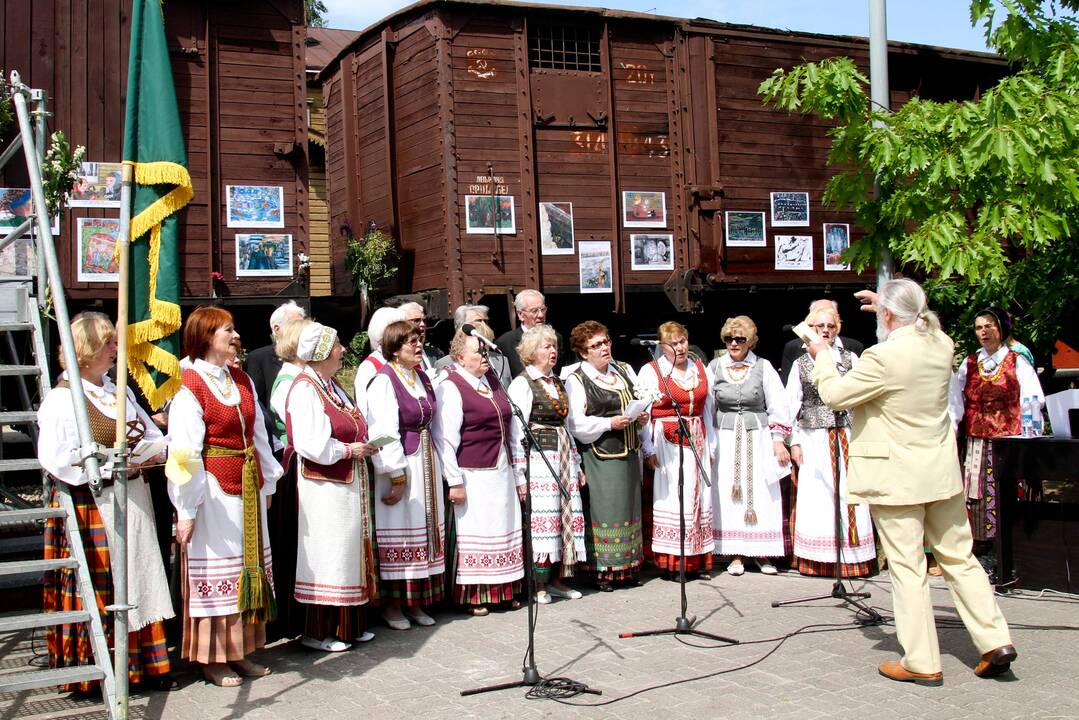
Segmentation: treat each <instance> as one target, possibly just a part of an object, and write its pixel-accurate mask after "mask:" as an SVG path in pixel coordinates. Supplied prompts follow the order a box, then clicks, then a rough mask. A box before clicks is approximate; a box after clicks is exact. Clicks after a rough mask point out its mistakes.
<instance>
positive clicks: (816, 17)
mask: <svg viewBox="0 0 1079 720" xmlns="http://www.w3.org/2000/svg"><path fill="white" fill-rule="evenodd" d="M323 2H324V3H325V4H326V7H327V8H328V9H329V12H328V13H327V17H326V20H327V23H326V24H327V26H329V27H335V28H347V29H352V30H362V29H364V28H366V27H367V26H369V25H372V24H374V23H375V22H377V21H378V20H380V19H382V18H383V17H385V16H386V15H389V14H391V13H393V12H395V11H397V10H399V9H401V8H403V7H406V6H407V5H410V4H411V2H410V0H361V1H360V2H356V0H323ZM545 4H551V5H585V6H592V7H595V6H597V5H600V4H601V3H597V2H587V1H580V0H578V1H576V2H570V1H568V0H546V3H545ZM602 5H603V6H604V7H611V8H616V9H619V10H632V11H636V12H653V13H655V14H657V15H670V16H674V17H690V18H694V17H704V18H710V19H712V20H719V21H722V22H734V23H747V24H751V25H761V26H764V27H773V28H783V29H789V30H801V31H806V32H816V33H828V34H835V35H861V36H867V35H868V34H869V2H868V0H678V1H677V2H675V1H673V0H608V2H606V3H602ZM969 8H970V5H969V3H968V2H967V1H966V0H891V2H889V3H888V37H889V38H890V39H892V40H903V41H907V42H916V43H924V44H926V45H940V46H943V47H954V48H962V49H964V50H985V49H986V48H985V38H984V35H983V33H982V31H981V30H980V29H974V28H972V27H971V26H970V16H969V12H970V11H969Z"/></svg>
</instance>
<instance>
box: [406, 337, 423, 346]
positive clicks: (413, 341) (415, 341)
mask: <svg viewBox="0 0 1079 720" xmlns="http://www.w3.org/2000/svg"><path fill="white" fill-rule="evenodd" d="M405 345H423V340H420V339H419V338H418V337H414V338H409V339H408V340H405Z"/></svg>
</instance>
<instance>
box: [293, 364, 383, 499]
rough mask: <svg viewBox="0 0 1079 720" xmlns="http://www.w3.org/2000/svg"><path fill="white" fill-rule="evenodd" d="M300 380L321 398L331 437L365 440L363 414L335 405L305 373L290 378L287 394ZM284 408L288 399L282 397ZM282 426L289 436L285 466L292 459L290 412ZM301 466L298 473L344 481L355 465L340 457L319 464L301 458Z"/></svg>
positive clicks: (294, 388)
mask: <svg viewBox="0 0 1079 720" xmlns="http://www.w3.org/2000/svg"><path fill="white" fill-rule="evenodd" d="M300 383H306V384H308V385H310V386H311V387H313V388H315V392H316V393H317V394H318V399H319V400H321V401H322V411H323V412H324V413H325V414H326V419H327V420H329V421H330V437H332V438H333V439H334V440H339V441H341V442H343V443H345V444H346V445H347V444H349V443H354V442H367V422H366V421H365V420H364V419H363V415H361V414H360V411H359V410H357V409H355V408H351V412H350V411H349V410H345V409H343V408H340V407H338V406H337V404H336V403H335V402H334V401H333V400H332V399H331V398H330V396H329V395H328V394H327V391H326V389H325V388H323V387H322V385H320V384H319V383H317V382H315V380H314V379H313V378H312V377H311V376H310V375H307V374H306V373H303V374H300V375H297V376H296V379H295V380H293V382H292V387H291V388H289V391H288V394H289V397H292V393H293V391H295V390H296V387H297V386H298V385H299V384H300ZM285 407H288V400H285ZM285 428H286V433H287V435H288V437H289V444H288V448H286V449H285V457H286V460H285V467H288V462H289V461H288V458H291V457H292V454H293V453H294V452H295V450H294V449H293V447H292V415H291V414H288V413H286V416H285ZM300 465H301V467H300V473H301V474H302V475H303V476H304V477H306V478H311V479H314V480H329V481H330V482H339V483H346V484H347V483H350V482H352V480H353V479H354V478H353V473H352V471H353V467H354V464H353V461H352V459H351V458H342V459H341V460H338V461H337V462H335V463H333V464H332V465H320V464H318V463H315V462H311V461H310V460H307V459H305V458H300Z"/></svg>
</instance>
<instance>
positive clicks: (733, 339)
mask: <svg viewBox="0 0 1079 720" xmlns="http://www.w3.org/2000/svg"><path fill="white" fill-rule="evenodd" d="M723 342H724V344H726V345H745V344H746V343H747V342H749V338H747V337H746V336H745V335H724V336H723Z"/></svg>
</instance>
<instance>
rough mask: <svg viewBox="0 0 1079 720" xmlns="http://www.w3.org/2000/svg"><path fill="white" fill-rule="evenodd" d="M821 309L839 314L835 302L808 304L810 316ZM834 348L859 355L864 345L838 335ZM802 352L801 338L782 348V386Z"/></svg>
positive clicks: (803, 345)
mask: <svg viewBox="0 0 1079 720" xmlns="http://www.w3.org/2000/svg"><path fill="white" fill-rule="evenodd" d="M821 308H825V309H827V310H835V311H836V312H839V304H838V303H837V302H836V301H835V300H824V299H822V300H814V301H813V302H811V303H810V304H809V314H810V315H812V314H813V312H814V311H815V310H819V309H821ZM835 346H836V347H837V348H846V349H847V350H849V351H850V352H852V353H854V354H855V355H861V354H862V351H863V350H865V345H863V344H862V343H860V342H858V341H857V340H855V339H854V338H849V337H846V336H843V335H840V336H839V337H837V338H836V339H835ZM803 352H805V343H804V342H802V340H801V338H793V339H792V340H790V341H789V342H788V343H787V344H786V345H784V346H783V362H782V363H781V364H780V370H779V379H780V380H782V381H783V383H784V384H786V382H787V376H788V375H790V372H791V368H792V367H793V366H794V363H795V362H796V361H797V360H798V358H799V356H801V354H802V353H803Z"/></svg>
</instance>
